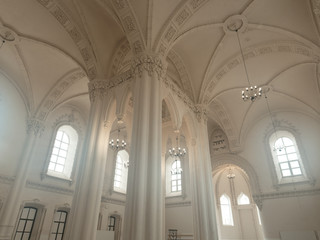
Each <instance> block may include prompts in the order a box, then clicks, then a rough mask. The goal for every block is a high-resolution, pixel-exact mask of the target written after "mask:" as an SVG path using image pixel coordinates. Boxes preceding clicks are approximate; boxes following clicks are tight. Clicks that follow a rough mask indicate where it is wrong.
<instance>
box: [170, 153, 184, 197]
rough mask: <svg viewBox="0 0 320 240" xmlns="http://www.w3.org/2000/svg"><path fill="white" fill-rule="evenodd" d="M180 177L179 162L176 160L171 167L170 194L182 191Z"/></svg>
mask: <svg viewBox="0 0 320 240" xmlns="http://www.w3.org/2000/svg"><path fill="white" fill-rule="evenodd" d="M181 175H182V168H181V161H180V160H179V159H176V160H175V161H174V162H173V163H172V165H171V192H181V191H182V184H181Z"/></svg>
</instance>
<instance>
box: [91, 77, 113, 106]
mask: <svg viewBox="0 0 320 240" xmlns="http://www.w3.org/2000/svg"><path fill="white" fill-rule="evenodd" d="M109 85H110V84H109V82H107V81H105V80H92V81H91V82H89V83H88V88H89V98H90V102H91V103H93V102H95V101H96V100H97V98H101V99H102V98H103V97H104V96H105V95H106V94H107V91H108V89H109V88H110V86H109Z"/></svg>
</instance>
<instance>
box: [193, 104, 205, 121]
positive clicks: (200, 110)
mask: <svg viewBox="0 0 320 240" xmlns="http://www.w3.org/2000/svg"><path fill="white" fill-rule="evenodd" d="M195 108H196V111H195V113H196V117H197V119H198V121H199V122H202V121H203V123H205V124H206V123H207V121H208V110H207V106H206V105H202V104H198V105H195Z"/></svg>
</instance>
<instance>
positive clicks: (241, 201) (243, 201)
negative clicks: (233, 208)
mask: <svg viewBox="0 0 320 240" xmlns="http://www.w3.org/2000/svg"><path fill="white" fill-rule="evenodd" d="M246 204H250V200H249V198H248V196H247V195H245V194H244V193H240V195H239V196H238V205H246Z"/></svg>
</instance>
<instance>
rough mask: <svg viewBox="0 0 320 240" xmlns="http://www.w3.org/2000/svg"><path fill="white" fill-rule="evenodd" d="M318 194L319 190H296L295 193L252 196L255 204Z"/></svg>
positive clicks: (286, 192)
mask: <svg viewBox="0 0 320 240" xmlns="http://www.w3.org/2000/svg"><path fill="white" fill-rule="evenodd" d="M318 194H320V188H318V189H308V190H296V191H285V192H280V191H279V192H272V193H262V194H258V195H253V196H252V197H253V199H254V201H255V202H257V201H258V202H259V201H264V200H269V199H279V198H288V197H303V196H314V195H318Z"/></svg>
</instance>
